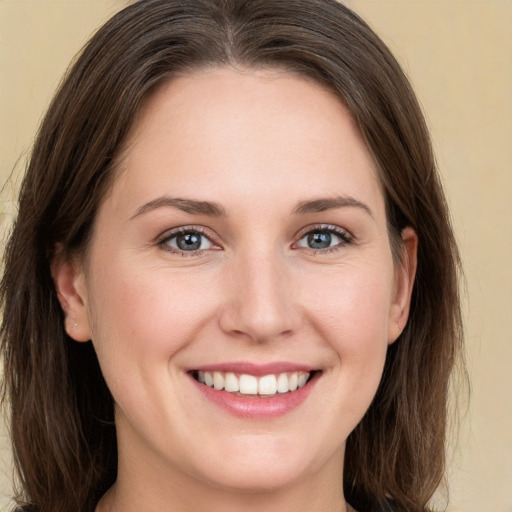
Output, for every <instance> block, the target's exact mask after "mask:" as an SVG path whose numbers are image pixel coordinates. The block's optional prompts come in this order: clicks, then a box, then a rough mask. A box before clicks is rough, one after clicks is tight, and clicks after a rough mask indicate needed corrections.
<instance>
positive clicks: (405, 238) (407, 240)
mask: <svg viewBox="0 0 512 512" xmlns="http://www.w3.org/2000/svg"><path fill="white" fill-rule="evenodd" d="M417 256H418V235H417V234H416V232H415V231H414V229H412V228H411V227H406V228H405V229H404V230H403V231H402V250H401V254H400V263H399V264H398V266H397V267H396V270H395V288H394V297H393V303H392V304H391V308H390V311H389V321H388V343H390V344H391V343H393V342H394V341H396V339H397V338H398V337H399V336H400V334H402V331H403V330H404V328H405V325H406V324H407V319H408V317H409V309H410V305H411V295H412V289H413V286H414V278H415V276H416V267H417V263H418V259H417Z"/></svg>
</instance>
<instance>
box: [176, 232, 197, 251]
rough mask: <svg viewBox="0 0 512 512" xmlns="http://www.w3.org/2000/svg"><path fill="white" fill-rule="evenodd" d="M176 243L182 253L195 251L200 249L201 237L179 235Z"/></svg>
mask: <svg viewBox="0 0 512 512" xmlns="http://www.w3.org/2000/svg"><path fill="white" fill-rule="evenodd" d="M176 243H177V245H178V247H179V248H180V249H181V250H182V251H195V250H197V249H199V248H200V247H201V236H200V235H197V234H195V233H184V234H182V235H179V236H178V238H177V240H176Z"/></svg>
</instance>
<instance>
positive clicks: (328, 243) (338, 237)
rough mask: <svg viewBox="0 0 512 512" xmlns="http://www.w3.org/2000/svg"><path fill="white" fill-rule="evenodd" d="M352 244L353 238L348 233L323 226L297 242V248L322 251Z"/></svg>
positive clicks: (306, 234) (309, 232)
mask: <svg viewBox="0 0 512 512" xmlns="http://www.w3.org/2000/svg"><path fill="white" fill-rule="evenodd" d="M351 242H352V238H351V236H350V235H349V234H348V233H347V232H346V231H343V230H341V229H339V228H335V227H334V226H332V227H331V226H329V227H328V226H322V227H317V228H315V229H312V230H310V231H308V232H307V233H305V234H304V235H303V236H302V237H301V238H300V240H299V241H298V242H297V246H298V247H304V248H305V249H312V250H314V251H322V250H326V249H334V248H336V247H339V246H342V245H347V244H350V243H351Z"/></svg>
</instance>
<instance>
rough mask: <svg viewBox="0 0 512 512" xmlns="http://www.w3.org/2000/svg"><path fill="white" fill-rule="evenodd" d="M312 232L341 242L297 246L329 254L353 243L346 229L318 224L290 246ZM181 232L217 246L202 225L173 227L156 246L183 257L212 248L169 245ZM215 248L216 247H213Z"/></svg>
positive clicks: (203, 252)
mask: <svg viewBox="0 0 512 512" xmlns="http://www.w3.org/2000/svg"><path fill="white" fill-rule="evenodd" d="M314 233H322V234H329V235H332V234H334V235H335V236H337V237H339V238H340V239H341V242H339V243H338V244H336V245H333V246H332V247H326V248H322V249H313V248H311V247H299V248H300V249H302V250H305V251H306V252H309V253H312V254H314V255H316V254H318V253H320V254H329V253H332V252H336V251H338V250H340V249H341V248H342V247H345V246H347V245H350V244H353V243H354V238H353V236H352V235H351V234H349V233H348V232H347V231H346V230H344V229H341V228H339V227H337V226H333V225H328V224H318V225H315V226H310V227H308V228H306V229H304V230H303V231H301V232H300V234H299V238H298V241H297V242H295V243H294V244H293V246H292V247H297V244H298V243H299V242H300V241H301V240H302V239H303V238H304V237H306V236H308V235H311V234H314ZM181 234H191V235H200V236H201V237H204V238H206V239H207V240H208V241H209V243H211V244H212V246H214V247H217V248H218V247H219V246H218V244H216V243H215V242H214V240H213V238H214V237H213V236H212V235H210V234H209V233H208V230H207V229H206V228H204V227H202V226H182V227H179V228H176V229H173V230H172V231H171V232H170V233H169V232H167V233H166V234H165V235H164V236H163V237H162V238H161V239H160V240H159V241H158V243H157V245H158V246H160V247H161V248H162V249H163V250H165V251H168V252H171V253H173V254H178V255H180V256H184V257H190V256H194V257H198V256H203V255H205V253H206V252H207V251H210V250H212V248H208V249H195V250H190V251H184V250H180V249H179V248H176V247H171V246H170V245H169V242H170V241H171V240H173V239H175V238H176V237H178V236H179V235H181ZM213 250H217V249H213Z"/></svg>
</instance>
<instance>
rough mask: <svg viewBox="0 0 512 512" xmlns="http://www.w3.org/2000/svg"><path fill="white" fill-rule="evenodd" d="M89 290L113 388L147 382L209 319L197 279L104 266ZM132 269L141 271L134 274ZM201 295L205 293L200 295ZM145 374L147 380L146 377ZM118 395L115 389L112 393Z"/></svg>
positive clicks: (208, 301) (208, 302)
mask: <svg viewBox="0 0 512 512" xmlns="http://www.w3.org/2000/svg"><path fill="white" fill-rule="evenodd" d="M98 263H103V264H98V265H96V268H102V269H103V270H102V271H101V272H96V273H95V274H94V281H93V283H92V284H91V286H90V293H89V299H90V300H89V312H90V317H91V321H92V322H91V323H92V332H93V336H92V338H93V344H94V346H95V349H96V352H97V354H98V358H99V361H100V364H101V366H102V370H103V373H104V375H105V378H106V379H107V382H109V385H110V386H111V387H115V385H116V382H118V381H120V380H122V381H123V385H130V386H131V384H130V383H135V382H136V381H137V379H138V377H141V378H145V379H146V380H147V376H148V375H149V374H150V373H151V372H152V371H154V370H157V369H158V368H159V367H160V369H161V370H162V371H167V370H168V368H167V366H168V364H169V360H170V359H171V358H172V357H174V356H175V354H176V353H178V352H179V351H180V350H181V349H182V348H184V347H186V346H187V345H188V344H189V343H190V342H191V341H192V340H193V339H194V338H195V337H196V336H197V334H198V332H199V331H200V330H201V329H202V326H203V324H204V322H206V321H207V319H208V318H211V314H212V304H213V303H214V299H213V298H212V297H211V295H208V293H205V290H203V291H201V289H200V282H197V281H198V280H197V279H186V278H185V279H184V278H183V277H180V276H179V275H178V274H177V273H173V272H171V271H169V270H168V269H165V268H162V267H143V266H142V265H137V264H135V263H134V262H123V261H119V260H118V261H117V262H113V261H111V262H109V263H107V262H101V261H98ZM134 269H138V270H136V271H134ZM202 292H203V293H202ZM145 374H146V377H144V375H145ZM112 391H113V392H114V390H112Z"/></svg>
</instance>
